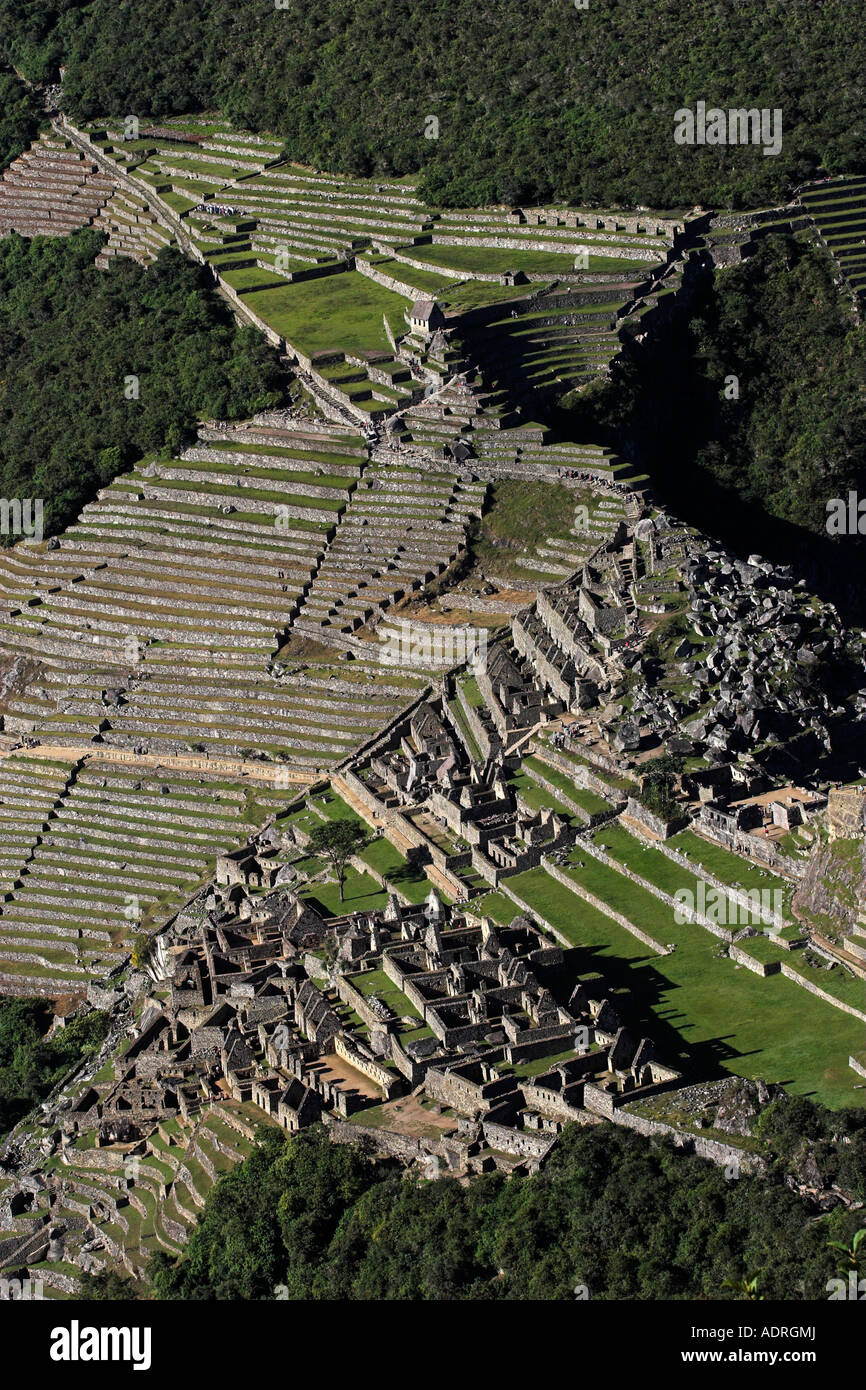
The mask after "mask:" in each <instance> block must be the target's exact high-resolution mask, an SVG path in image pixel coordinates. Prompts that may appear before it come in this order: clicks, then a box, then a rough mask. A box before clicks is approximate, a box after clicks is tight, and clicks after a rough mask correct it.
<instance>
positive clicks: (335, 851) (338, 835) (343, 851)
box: [310, 820, 367, 902]
mask: <svg viewBox="0 0 866 1390" xmlns="http://www.w3.org/2000/svg"><path fill="white" fill-rule="evenodd" d="M366 843H367V832H366V830H365V829H364V827H363V825H359V824H358V822H357V821H349V820H332V821H328V822H327V823H326V824H325V825H317V826H316V828H315V830H313V832H312V834H311V835H310V852H311V853H312V854H324V855H325V857H326V858H327V859H330V861H331V868H332V869H333V870H334V873H335V874H336V876H337V882H338V883H339V885H340V902H342V901H343V883H344V881H345V877H346V862H347V860H349V859H351V857H352V855H353V854H357V852H358V850H359V849H363V847H364V845H365V844H366Z"/></svg>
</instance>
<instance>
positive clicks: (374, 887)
mask: <svg viewBox="0 0 866 1390" xmlns="http://www.w3.org/2000/svg"><path fill="white" fill-rule="evenodd" d="M300 896H301V897H302V898H303V899H304V901H305V902H308V903H309V904H310V906H311V907H313V908H314V909H315V911H317V912H322V913H323V914H325V915H327V916H330V917H342V916H344V915H345V914H346V913H347V912H373V911H375V910H376V909H377V908H382V907H384V906H385V904H386V903H387V901H388V894H387V893H386V892H385V890H384V888H380V887H379V885H378V883H377V882H376V880H375V879H374V878H371V877H370V875H369V874H359V873H357V872H356V871H355V870H354V869H353V868H351V867H347V869H346V881H345V884H344V886H343V901H342V902H340V890H339V888H338V887H337V884H336V883H314V884H312V885H311V886H310V887H309V888H302V889H301V894H300Z"/></svg>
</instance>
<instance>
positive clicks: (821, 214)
mask: <svg viewBox="0 0 866 1390" xmlns="http://www.w3.org/2000/svg"><path fill="white" fill-rule="evenodd" d="M800 201H801V203H802V205H803V207H804V208H805V210H806V212H807V213H808V214H809V217H810V218H811V220H812V222H813V223H814V225H815V227H816V229H817V231H818V235H819V237H820V239H821V241H822V242H823V244H824V245H825V246H826V248H827V250H828V251H829V252H830V254H831V255H832V256H833V259H834V260H835V262H836V264H837V265H838V267H839V270H840V272H841V274H842V275H843V276H844V278H845V281H846V282H847V284H848V285H849V286H850V287H851V290H852V292H853V294H854V296H855V298H856V300H857V302H858V303H859V305H860V308H861V310H862V307H863V303H864V299H866V178H854V177H852V178H844V179H825V180H824V181H823V182H822V183H815V184H808V185H807V186H806V187H805V188H804V189H802V190H801V192H800Z"/></svg>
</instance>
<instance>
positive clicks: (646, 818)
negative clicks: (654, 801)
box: [625, 796, 689, 840]
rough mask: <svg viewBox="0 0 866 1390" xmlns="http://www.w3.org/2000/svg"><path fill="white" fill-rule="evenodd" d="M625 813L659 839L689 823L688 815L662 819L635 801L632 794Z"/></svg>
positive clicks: (668, 835) (674, 832)
mask: <svg viewBox="0 0 866 1390" xmlns="http://www.w3.org/2000/svg"><path fill="white" fill-rule="evenodd" d="M625 813H626V815H627V816H628V818H629V820H633V821H637V823H638V824H639V825H643V826H645V827H646V829H647V830H649V831H650V832H651V833H652V834H653V835H657V836H658V838H659V839H660V840H667V839H668V838H669V837H670V836H671V835H675V834H676V833H677V831H678V830H683V829H684V828H685V826H687V825H688V823H689V817H688V816H676V817H674V818H673V819H672V820H663V819H662V817H661V816H656V815H654V814H653V812H652V811H650V810H649V809H648V808H647V807H646V806H644V805H642V804H641V802H640V801H636V800H635V798H634V797H633V796H630V797H629V799H628V804H627V806H626V808H625Z"/></svg>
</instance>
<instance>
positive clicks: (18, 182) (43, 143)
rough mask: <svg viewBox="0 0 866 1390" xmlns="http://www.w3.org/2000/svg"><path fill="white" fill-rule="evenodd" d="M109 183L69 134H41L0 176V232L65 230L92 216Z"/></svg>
mask: <svg viewBox="0 0 866 1390" xmlns="http://www.w3.org/2000/svg"><path fill="white" fill-rule="evenodd" d="M113 187H114V185H113V183H112V181H111V179H110V178H108V177H107V176H106V175H105V174H104V173H102V172H101V171H100V169H99V167H98V165H97V164H96V163H95V162H94V161H93V160H89V159H87V157H86V156H85V155H84V154H82V153H81V151H80V150H78V149H76V148H75V147H74V146H73V145H72V144H71V142H70V141H69V140H65V139H64V138H63V137H62V136H59V135H56V134H54V133H51V134H45V135H42V136H40V138H39V139H38V140H37V141H35V142H34V144H32V145H31V146H30V149H29V150H26V151H25V153H24V154H23V155H22V156H21V158H20V159H16V160H15V161H14V162H13V163H12V164H11V165H10V166H9V168H8V169H6V170H4V173H3V177H2V179H0V236H5V235H6V234H7V233H8V232H12V231H15V232H19V233H20V234H21V236H67V235H68V234H69V233H70V232H74V231H77V229H78V228H79V227H86V226H87V225H88V224H89V223H91V222H92V221H93V220H94V218H96V217H97V215H98V214H99V212H100V210H101V209H102V207H103V206H104V204H105V203H106V201H107V200H108V198H109V197H110V195H111V193H112V191H113Z"/></svg>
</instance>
